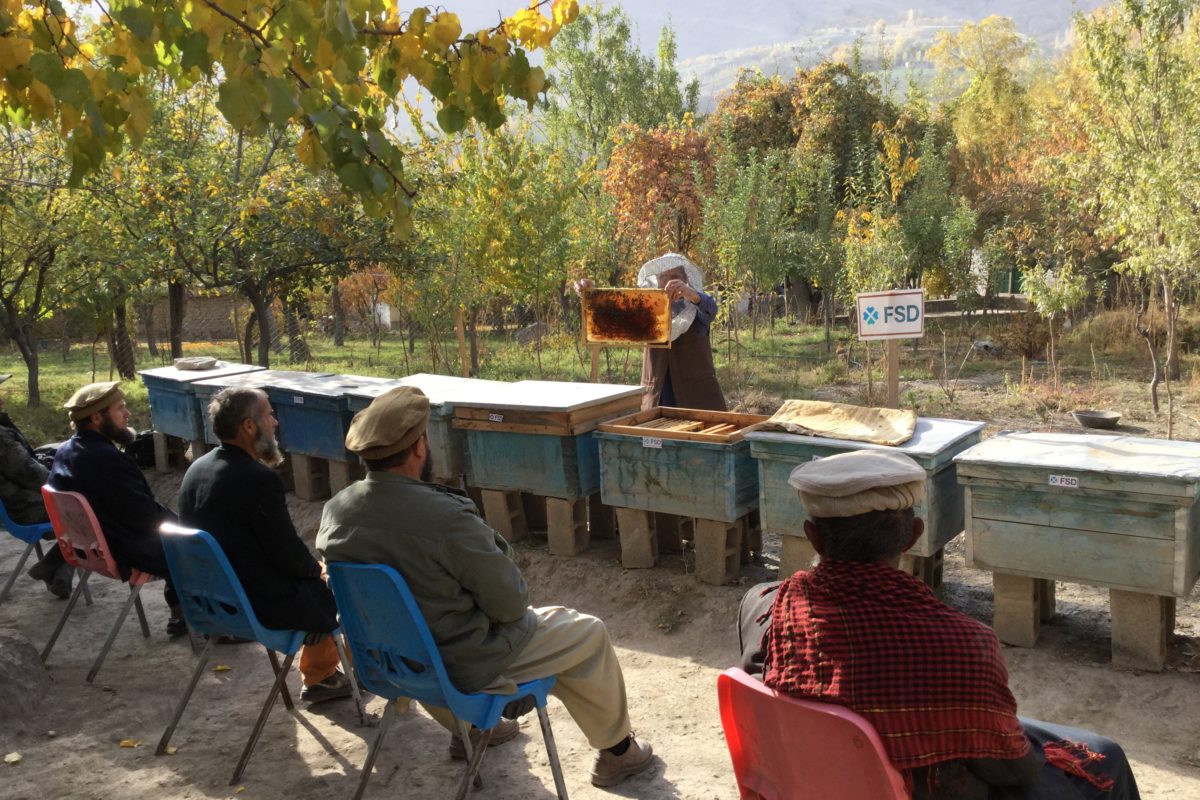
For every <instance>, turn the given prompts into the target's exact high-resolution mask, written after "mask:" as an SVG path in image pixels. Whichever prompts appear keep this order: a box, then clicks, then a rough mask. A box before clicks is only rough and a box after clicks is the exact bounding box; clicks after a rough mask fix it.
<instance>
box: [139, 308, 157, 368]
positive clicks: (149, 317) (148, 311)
mask: <svg viewBox="0 0 1200 800" xmlns="http://www.w3.org/2000/svg"><path fill="white" fill-rule="evenodd" d="M135 308H136V309H137V315H138V317H139V318H140V319H141V321H142V336H144V337H145V339H146V350H147V351H148V352H149V353H150V357H151V358H158V334H157V332H156V331H155V330H154V302H153V301H151V302H147V303H138V304H137V305H136V306H135Z"/></svg>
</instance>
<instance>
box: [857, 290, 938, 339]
mask: <svg viewBox="0 0 1200 800" xmlns="http://www.w3.org/2000/svg"><path fill="white" fill-rule="evenodd" d="M856 300H857V305H858V338H859V339H860V340H862V341H870V340H873V339H916V338H920V337H922V336H924V335H925V290H924V289H897V290H895V291H892V292H863V293H862V294H860V295H858V296H857V297H856Z"/></svg>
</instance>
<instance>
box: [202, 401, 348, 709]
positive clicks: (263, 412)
mask: <svg viewBox="0 0 1200 800" xmlns="http://www.w3.org/2000/svg"><path fill="white" fill-rule="evenodd" d="M208 413H209V416H210V417H211V418H212V428H213V433H215V434H216V436H217V438H218V439H220V440H221V446H220V447H218V448H217V449H215V450H213V451H211V452H209V453H207V454H206V455H204V456H202V457H201V458H198V459H196V462H195V463H193V464H192V466H191V467H189V468H188V471H187V474H186V475H184V477H183V486H181V487H180V490H179V517H180V519H181V520H182V522H183V524H184V525H188V526H190V527H193V528H200V529H201V530H205V531H208V532H209V533H211V534H212V535H213V538H214V539H216V540H217V542H218V543H219V544H220V545H221V549H222V550H224V551H225V555H226V557H227V558H228V559H229V564H230V566H232V567H233V571H234V572H235V573H237V576H238V580H240V581H241V582H242V586H243V588H245V590H246V597H247V598H248V599H249V600H250V605H251V606H252V607H253V608H254V613H255V615H256V616H257V617H258V619H259V621H260V622H262V624H263V625H265V626H267V627H268V628H275V629H279V630H297V631H306V632H308V633H310V634H312V636H310V638H309V639H306V642H308V641H311V642H312V644H306V645H305V646H304V647H303V648H301V650H300V674H301V675H302V676H303V677H304V689H303V690H302V691H301V693H300V698H301V699H302V700H308V701H310V702H314V703H317V702H321V701H323V700H333V699H335V698H339V697H347V696H349V695H350V679H349V678H348V677H347V676H346V675H345V674H344V673H342V672H341V671H340V670H339V669H338V668H337V666H338V652H337V647H336V645H335V644H334V640H333V638H332V637H331V636H328V635H322V634H328V633H329V632H330V631H332V630H334V629H335V628H337V624H338V623H337V606H336V605H335V604H334V600H333V593H332V592H331V591H330V590H329V587H328V586H326V585H325V581H323V580H322V579H321V567H320V565H319V564H317V561H316V559H314V558H313V556H312V554H311V553H310V552H309V550H308V547H306V546H305V544H304V542H303V541H301V540H300V537H299V536H298V535H297V534H296V529H295V527H293V525H292V518H291V517H290V516H289V515H288V510H287V501H286V500H285V499H284V493H283V481H282V480H280V478H279V475H277V474H276V473H275V471H274V470H273V469H271V467H277V466H279V465H280V464H281V463H283V454H282V453H280V452H279V443H278V442H277V441H276V440H275V429H276V428H277V427H278V425H279V423H278V422H277V421H276V419H275V414H274V413H273V412H272V411H271V403H270V402H269V401H268V399H267V395H266V393H264V392H263V391H262V390H260V389H245V388H230V389H224V390H222V391H221V392H218V393H217V395H216V396H215V397H213V399H212V402H211V403H210V404H209V406H208Z"/></svg>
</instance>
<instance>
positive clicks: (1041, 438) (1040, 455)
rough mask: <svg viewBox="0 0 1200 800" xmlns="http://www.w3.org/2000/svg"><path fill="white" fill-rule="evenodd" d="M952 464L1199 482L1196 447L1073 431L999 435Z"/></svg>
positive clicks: (1199, 458) (1198, 449)
mask: <svg viewBox="0 0 1200 800" xmlns="http://www.w3.org/2000/svg"><path fill="white" fill-rule="evenodd" d="M954 460H955V462H957V463H958V464H960V465H962V466H969V465H972V464H980V465H990V466H1001V467H1003V466H1015V467H1035V468H1039V469H1061V470H1067V471H1077V472H1096V473H1104V474H1110V475H1126V476H1130V477H1142V478H1155V479H1168V480H1177V481H1180V482H1185V483H1195V482H1197V481H1200V443H1197V442H1178V441H1167V440H1165V439H1144V438H1140V437H1136V436H1103V435H1097V434H1074V433H1008V432H1005V433H1001V434H1000V435H998V436H996V437H994V438H992V439H988V440H987V441H985V442H980V443H979V444H977V445H975V446H974V447H972V448H970V449H969V450H965V451H963V452H962V453H959V454H958V455H957V456H956V457H955V459H954Z"/></svg>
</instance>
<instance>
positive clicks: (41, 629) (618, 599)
mask: <svg viewBox="0 0 1200 800" xmlns="http://www.w3.org/2000/svg"><path fill="white" fill-rule="evenodd" d="M155 484H156V487H155V488H156V491H158V492H159V494H160V497H161V498H162V499H164V500H167V501H171V500H173V495H174V493H175V491H176V490H177V488H178V476H168V477H165V478H156V479H155ZM289 503H290V504H291V508H292V514H293V518H294V519H295V520H296V522H297V528H298V529H299V530H300V531H301V533H302V534H303V535H304V536H305V537H306V538H307V539H308V540H309V541H310V542H311V540H312V537H313V536H314V535H315V533H316V524H317V520H318V517H319V514H320V504H319V503H305V502H303V501H298V500H295V499H294V498H291V499H290V500H289ZM775 544H776V546H777V542H776V543H775ZM20 552H21V545H20V544H19V543H18V542H17V541H16V540H14V539H12V538H10V537H3V538H0V576H3V575H5V574H6V573H7V572H8V571H9V570H11V569H12V568H13V566H14V565H15V562H16V559H17V558H18V556H19V555H20ZM521 560H522V565H523V567H524V569H525V572H526V575H527V577H528V579H529V583H530V585H531V587H532V589H533V595H534V597H533V600H534V602H535V604H539V605H553V604H562V605H569V606H574V607H576V608H579V609H581V610H584V611H587V612H590V613H593V614H597V615H599V616H600V617H602V618H603V619H605V620H606V622H607V623H608V626H609V628H610V630H611V632H612V636H613V638H614V640H615V642H616V645H617V649H618V653H619V655H620V658H621V662H622V664H623V666H624V669H625V676H626V681H627V684H628V688H629V697H630V707H631V713H632V716H633V720H634V725H635V726H636V729H637V730H638V732H639V734H640V735H642V736H643V737H644V738H646V739H647V740H649V741H651V742H652V743H653V745H654V749H655V752H656V754H657V755H658V756H659V761H658V763H657V764H656V765H655V767H654V769H653V770H652V771H651V772H650V773H649V774H648V775H646V776H642V777H639V778H636V779H633V780H631V781H629V782H627V783H626V784H625V785H623V786H621V787H619V788H618V789H616V790H615V791H611V792H610V791H601V790H598V789H594V788H593V787H592V786H591V785H590V784H589V783H588V782H587V771H588V768H589V767H590V758H591V753H590V752H589V750H588V748H587V745H586V742H585V741H584V740H583V738H582V737H581V736H580V734H579V732H578V730H577V729H576V728H575V726H574V725H573V724H572V722H571V720H570V718H569V717H568V716H567V714H566V713H565V711H564V710H563V708H562V706H561V705H558V704H557V702H556V701H552V705H551V719H552V721H553V724H554V726H555V734H556V737H557V740H558V744H559V749H560V754H561V757H562V761H563V765H564V768H565V771H566V778H567V783H568V786H569V789H570V792H571V796H572V797H573V798H576V800H589V798H603V797H610V796H613V795H616V796H619V797H634V798H645V800H667V798H683V799H685V800H727V799H728V798H736V797H737V791H736V787H735V785H734V782H733V778H732V772H731V768H730V765H729V757H728V754H727V751H726V749H725V744H724V741H723V738H722V735H721V728H720V722H719V719H718V715H717V701H716V691H715V681H716V676H717V675H718V673H719V672H720V671H721V670H722V669H724V668H726V667H727V666H730V665H731V664H734V663H735V662H736V659H737V652H736V651H737V637H736V634H735V632H734V626H733V618H734V615H735V612H736V608H737V603H738V600H739V599H740V597H741V595H742V593H743V592H744V591H745V589H746V588H747V587H748V586H749V585H750V584H752V583H755V582H757V581H759V580H769V579H772V578H773V577H774V565H775V561H774V558H773V556H772V554H771V547H770V546H768V553H767V557H766V558H765V559H764V563H763V564H759V565H754V566H752V567H750V568H748V569H747V570H746V573H747V574H746V577H745V578H744V579H743V585H740V586H727V587H709V586H702V585H700V584H698V583H697V582H696V581H695V579H694V578H693V577H692V576H690V575H688V574H686V564H685V563H684V562H683V561H682V560H680V559H678V558H674V559H671V558H668V559H667V560H666V561H665V562H664V563H663V564H661V565H660V566H659V567H657V568H655V569H653V570H645V571H624V570H622V569H621V567H620V565H619V563H618V548H617V545H616V542H614V541H600V542H596V543H594V544H593V547H592V548H591V549H590V550H589V552H588V553H587V555H586V556H584V557H581V558H578V559H562V558H555V557H551V556H550V555H549V554H547V553H546V552H545V550H544V547H542V546H541V545H539V544H538V542H537V540H535V543H534V545H532V546H531V547H527V548H522V549H521ZM946 583H947V600H948V602H950V603H951V604H952V605H954V606H956V607H958V608H960V609H962V610H964V611H966V612H967V613H968V614H971V615H972V616H975V617H976V618H978V619H981V620H983V621H988V620H989V619H990V614H991V581H990V576H989V575H988V574H987V573H983V572H979V571H975V570H968V569H966V568H965V567H964V566H963V560H962V552H961V540H959V541H956V542H955V543H953V544H952V545H951V547H950V552H949V553H948V555H947V563H946ZM124 592H125V589H124V587H121V586H117V585H115V584H105V583H104V582H101V581H97V585H96V586H95V588H94V594H95V597H96V605H95V606H92V607H90V608H86V607H80V608H78V609H77V611H76V614H75V616H74V618H73V619H72V620H71V621H70V623H68V627H67V629H66V631H65V632H64V634H63V636H62V638H61V640H60V642H59V644H58V646H57V647H56V649H55V652H54V653H53V654H52V656H51V660H50V665H49V668H50V672H51V675H52V677H53V683H52V686H51V689H50V691H49V693H48V694H47V695H46V697H45V699H44V701H43V702H42V703H41V704H40V706H39V707H38V708H37V709H36V711H35V712H33V713H32V714H29V715H26V716H24V717H22V718H20V719H6V720H4V721H3V722H2V723H0V754H3V753H9V752H19V753H20V754H21V756H22V760H21V762H20V763H19V764H18V765H15V766H4V765H3V764H0V798H13V799H14V800H16V799H18V798H19V799H20V800H49V799H50V798H89V799H90V798H123V799H127V800H151V798H154V799H155V800H158V799H159V798H226V797H231V798H237V800H243V799H244V800H252V799H253V800H302V799H304V798H325V797H349V796H350V795H351V794H352V792H353V787H354V782H355V781H356V780H357V778H358V775H359V767H360V765H361V764H362V762H363V759H364V757H365V755H366V749H367V743H368V741H369V740H370V738H371V737H372V736H373V733H374V731H373V729H369V728H361V727H359V725H358V724H357V720H356V719H355V717H354V713H353V709H352V706H351V704H350V703H348V702H336V703H331V704H328V705H326V706H317V707H316V708H314V709H312V710H304V711H300V712H299V713H297V714H295V715H290V716H289V715H288V714H287V713H285V712H284V711H283V709H282V706H279V707H277V709H276V711H275V712H273V715H272V717H271V719H270V721H269V722H268V725H267V728H266V731H265V732H264V734H263V737H262V740H261V741H260V744H259V748H258V750H257V752H256V753H255V756H254V759H253V760H252V761H251V764H250V768H249V770H248V771H247V773H246V775H245V779H244V781H243V782H242V783H241V784H239V785H238V786H232V787H231V786H229V785H227V784H228V780H229V775H230V774H231V773H232V769H233V763H234V761H235V760H236V758H237V755H238V753H239V752H240V750H241V747H242V744H243V742H244V741H245V737H246V736H247V735H248V734H249V730H250V727H251V725H252V724H253V720H254V717H255V715H256V713H257V710H258V707H259V703H260V702H261V700H262V698H263V696H264V694H265V691H266V688H267V686H268V683H269V674H270V667H269V665H268V663H267V659H266V656H265V654H264V653H263V651H262V650H261V648H257V647H254V646H250V645H242V646H223V647H221V648H220V649H219V651H218V654H217V655H216V657H215V658H214V663H215V664H220V665H223V666H228V667H230V669H228V670H227V671H221V672H212V671H210V672H208V673H207V674H206V675H205V676H204V677H203V679H202V680H201V683H200V686H199V687H198V689H197V691H196V695H195V697H194V699H193V701H192V705H191V707H190V708H189V709H188V712H187V714H186V715H185V716H184V719H183V722H182V723H181V725H180V727H179V729H178V731H177V732H176V734H175V738H174V744H175V745H176V746H177V747H178V753H177V754H176V755H174V756H164V757H161V758H156V757H155V756H154V752H153V751H154V745H155V743H156V742H157V739H158V737H159V735H160V734H161V733H162V730H163V727H164V726H165V724H166V720H167V718H168V716H169V714H170V708H171V706H172V704H173V702H174V701H175V699H176V697H177V694H178V692H179V691H181V690H182V686H183V683H184V681H185V680H186V678H187V676H188V675H189V673H190V671H191V668H192V665H193V663H194V662H193V660H192V655H191V652H190V650H189V648H188V646H187V644H186V643H185V642H184V641H182V640H177V641H174V642H171V641H168V640H167V639H166V637H165V635H164V634H163V632H162V631H163V626H164V625H165V622H166V609H165V606H164V604H163V602H162V599H161V594H160V593H159V592H158V590H157V589H153V588H152V589H151V590H150V591H149V592H148V597H147V602H146V607H147V611H148V613H149V615H150V620H151V628H152V636H151V638H150V639H149V640H143V639H142V638H141V636H140V635H139V634H138V632H137V627H136V623H133V622H132V620H131V621H130V622H128V623H127V624H126V627H125V629H124V630H123V631H122V633H121V635H120V636H119V637H118V639H117V642H116V644H115V646H114V648H113V651H112V653H111V655H110V656H109V659H108V662H107V663H106V664H105V666H104V669H103V670H102V671H101V673H100V676H99V677H98V679H97V682H96V685H95V686H89V685H87V684H85V683H84V675H85V673H86V672H87V669H88V666H89V664H90V662H91V659H92V658H93V656H94V654H95V652H96V650H95V648H96V647H97V646H98V643H99V641H101V639H102V637H103V635H104V633H105V632H106V631H107V628H108V626H109V625H110V624H111V621H112V619H113V615H114V614H115V613H116V610H117V606H118V604H119V602H120V600H121V599H122V597H123V595H124ZM1058 602H1059V610H1060V614H1059V617H1058V618H1057V619H1056V620H1055V621H1054V622H1052V623H1050V624H1049V625H1047V626H1046V627H1045V628H1044V630H1043V635H1042V640H1041V641H1040V642H1039V644H1038V646H1037V647H1036V648H1034V649H1032V650H1021V649H1016V648H1006V651H1005V655H1006V657H1007V659H1008V664H1009V670H1010V673H1011V682H1012V686H1013V690H1014V692H1015V694H1016V696H1017V699H1018V702H1019V704H1020V710H1021V713H1023V714H1026V715H1028V716H1032V717H1036V718H1041V719H1047V720H1053V721H1056V722H1062V723H1065V724H1070V725H1076V726H1080V727H1084V728H1090V729H1093V730H1096V731H1099V732H1101V733H1105V734H1108V735H1110V736H1112V737H1113V738H1115V739H1117V740H1118V741H1120V742H1121V743H1122V744H1123V745H1124V746H1125V748H1126V750H1127V751H1128V752H1129V754H1130V757H1131V758H1132V761H1133V764H1134V770H1135V772H1136V774H1137V776H1138V780H1139V783H1140V785H1141V789H1142V796H1143V797H1144V798H1147V800H1188V799H1190V798H1196V797H1200V675H1197V674H1196V670H1200V603H1198V602H1197V600H1196V599H1195V597H1193V598H1192V599H1189V600H1187V601H1184V602H1181V603H1180V604H1179V611H1178V627H1177V634H1179V635H1178V636H1177V637H1176V640H1175V642H1174V643H1173V644H1172V647H1171V656H1170V663H1169V666H1168V669H1167V670H1166V671H1164V672H1162V673H1159V674H1150V673H1134V672H1123V671H1117V670H1113V669H1112V668H1111V667H1110V666H1109V663H1108V661H1109V658H1108V646H1109V643H1108V615H1107V594H1106V593H1104V592H1101V591H1099V590H1095V589H1091V588H1087V587H1080V586H1074V585H1070V584H1059V586H1058ZM61 608H62V605H61V602H60V601H56V600H55V599H53V598H52V597H51V596H50V595H49V594H47V593H46V592H45V591H44V590H43V589H42V588H41V586H40V584H34V583H33V582H32V581H29V580H27V579H21V580H19V581H18V583H17V586H16V588H15V589H14V592H13V595H12V597H11V598H10V599H9V601H8V602H6V603H5V604H4V605H3V606H0V628H11V629H16V630H18V631H20V632H21V633H22V634H24V635H25V636H26V637H27V638H29V639H30V640H31V641H32V642H33V643H34V644H35V645H36V646H38V647H40V646H41V644H42V643H44V641H45V640H46V637H47V636H48V634H49V631H50V629H51V627H52V626H53V624H54V621H55V619H56V616H57V614H58V613H59V611H60V609H61ZM290 685H291V687H292V691H293V693H295V692H298V691H299V676H298V675H294V676H293V679H292V680H291V684H290ZM382 705H383V701H381V700H380V699H378V698H373V699H372V701H371V703H370V705H369V709H370V710H371V711H373V712H375V713H381V711H382ZM130 738H131V739H134V740H136V741H139V742H141V745H140V746H138V747H134V748H122V747H120V746H119V742H120V741H121V740H122V739H130ZM446 745H447V735H446V734H445V733H444V732H443V731H442V730H441V728H439V727H438V726H437V725H436V723H434V722H433V721H432V720H431V719H429V718H428V717H427V716H425V715H424V714H423V713H422V712H420V711H419V710H416V708H415V707H414V710H413V711H410V712H409V713H408V714H407V715H405V716H403V717H401V718H400V719H399V720H398V722H397V725H396V726H395V728H394V729H393V733H392V734H391V735H390V736H389V737H388V742H387V744H386V746H385V749H384V751H383V754H382V755H381V757H380V759H379V762H378V764H377V766H376V770H377V772H376V774H375V777H374V779H373V782H372V785H371V789H370V790H369V792H368V797H373V798H396V797H406V798H442V797H445V796H448V795H449V794H450V792H451V791H452V788H453V786H454V785H455V782H456V778H457V776H458V774H459V773H458V771H459V769H460V763H459V762H451V761H450V760H449V759H448V758H447V756H446ZM484 776H485V779H486V781H487V783H486V786H485V790H484V791H483V792H482V793H479V794H475V795H473V796H475V797H487V798H503V799H505V800H518V799H519V800H530V799H531V798H533V799H537V798H552V797H553V796H554V790H553V782H552V780H551V777H550V770H549V767H548V764H547V761H546V757H545V751H544V749H543V747H542V744H541V737H540V734H539V732H538V729H537V723H536V721H535V720H533V719H532V718H528V717H527V718H526V721H525V722H524V726H523V733H522V735H521V736H520V737H518V738H517V739H516V740H514V741H513V742H512V743H510V744H507V745H504V746H503V747H500V748H496V749H493V750H492V751H491V752H490V753H489V755H488V758H487V760H486V761H485V762H484Z"/></svg>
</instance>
